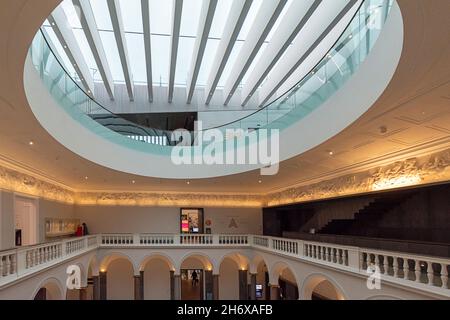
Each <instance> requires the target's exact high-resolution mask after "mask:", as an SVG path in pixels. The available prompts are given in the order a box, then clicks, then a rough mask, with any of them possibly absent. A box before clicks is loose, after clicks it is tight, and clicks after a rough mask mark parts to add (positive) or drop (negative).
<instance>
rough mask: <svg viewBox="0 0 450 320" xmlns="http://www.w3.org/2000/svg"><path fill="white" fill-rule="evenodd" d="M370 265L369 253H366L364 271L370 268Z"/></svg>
mask: <svg viewBox="0 0 450 320" xmlns="http://www.w3.org/2000/svg"><path fill="white" fill-rule="evenodd" d="M371 263H372V261H371V259H370V253H368V252H367V253H366V269H368V268H369V267H370V264H371Z"/></svg>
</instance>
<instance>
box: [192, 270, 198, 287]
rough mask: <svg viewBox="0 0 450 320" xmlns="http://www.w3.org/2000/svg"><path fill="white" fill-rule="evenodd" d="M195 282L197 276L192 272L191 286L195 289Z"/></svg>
mask: <svg viewBox="0 0 450 320" xmlns="http://www.w3.org/2000/svg"><path fill="white" fill-rule="evenodd" d="M197 281H198V274H197V272H196V271H195V270H194V271H193V272H192V286H193V287H195V286H196V285H197Z"/></svg>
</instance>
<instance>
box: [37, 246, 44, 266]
mask: <svg viewBox="0 0 450 320" xmlns="http://www.w3.org/2000/svg"><path fill="white" fill-rule="evenodd" d="M44 258H45V253H44V250H43V248H39V263H38V264H37V265H39V264H42V263H44Z"/></svg>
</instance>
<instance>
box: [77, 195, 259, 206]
mask: <svg viewBox="0 0 450 320" xmlns="http://www.w3.org/2000/svg"><path fill="white" fill-rule="evenodd" d="M76 203H77V204H80V205H111V206H114V205H121V206H126V205H128V206H161V207H167V206H176V207H240V208H242V207H257V208H258V207H262V205H263V197H262V196H257V195H256V196H254V195H229V194H206V193H204V194H200V193H198V194H194V193H191V194H189V193H131V192H130V193H93V192H89V193H78V194H77V199H76Z"/></svg>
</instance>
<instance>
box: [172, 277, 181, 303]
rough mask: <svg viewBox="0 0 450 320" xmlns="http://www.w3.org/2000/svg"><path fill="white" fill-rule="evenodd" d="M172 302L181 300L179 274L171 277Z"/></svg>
mask: <svg viewBox="0 0 450 320" xmlns="http://www.w3.org/2000/svg"><path fill="white" fill-rule="evenodd" d="M173 284H174V285H173V292H174V300H181V274H174V275H173Z"/></svg>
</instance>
